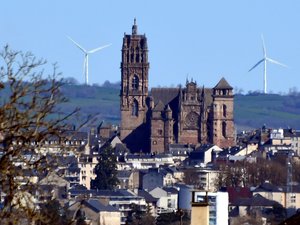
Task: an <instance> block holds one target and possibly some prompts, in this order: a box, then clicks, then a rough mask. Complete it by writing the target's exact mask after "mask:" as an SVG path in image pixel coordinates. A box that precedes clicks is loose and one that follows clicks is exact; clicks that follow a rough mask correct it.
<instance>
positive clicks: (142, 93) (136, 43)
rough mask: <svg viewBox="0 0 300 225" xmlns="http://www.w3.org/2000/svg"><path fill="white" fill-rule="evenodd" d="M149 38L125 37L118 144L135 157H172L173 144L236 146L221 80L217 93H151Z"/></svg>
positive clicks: (192, 85)
mask: <svg viewBox="0 0 300 225" xmlns="http://www.w3.org/2000/svg"><path fill="white" fill-rule="evenodd" d="M148 77H149V62H148V45H147V38H146V35H145V34H143V35H141V34H138V29H137V24H136V20H134V25H133V26H132V33H131V34H124V38H123V45H122V61H121V91H120V108H121V125H120V138H121V140H122V141H123V142H124V143H125V144H126V145H127V147H128V148H129V149H130V150H131V151H132V152H151V153H164V152H168V149H169V145H170V144H191V145H196V146H197V145H200V144H208V143H211V144H215V145H218V146H219V147H221V148H226V147H229V146H233V145H234V143H235V139H234V121H233V98H234V96H233V92H232V87H231V86H230V85H229V84H228V82H227V81H226V80H225V79H224V78H222V79H221V80H220V81H219V82H218V84H217V85H216V86H215V87H213V88H204V86H203V87H198V86H197V83H196V82H195V81H193V80H190V81H189V80H187V81H186V84H185V87H177V88H152V89H151V91H149V90H148Z"/></svg>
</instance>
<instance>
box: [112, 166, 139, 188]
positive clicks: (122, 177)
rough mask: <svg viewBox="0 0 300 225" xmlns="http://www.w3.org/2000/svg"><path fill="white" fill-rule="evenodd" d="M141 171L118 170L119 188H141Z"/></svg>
mask: <svg viewBox="0 0 300 225" xmlns="http://www.w3.org/2000/svg"><path fill="white" fill-rule="evenodd" d="M141 177H142V175H141V172H140V171H139V170H135V169H134V170H118V173H117V178H118V180H119V182H120V183H119V185H118V187H119V189H130V190H133V189H138V188H141V184H142V182H141Z"/></svg>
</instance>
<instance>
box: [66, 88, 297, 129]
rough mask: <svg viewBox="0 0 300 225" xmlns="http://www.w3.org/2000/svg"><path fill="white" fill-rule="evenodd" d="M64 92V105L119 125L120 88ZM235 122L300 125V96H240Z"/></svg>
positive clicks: (252, 125)
mask: <svg viewBox="0 0 300 225" xmlns="http://www.w3.org/2000/svg"><path fill="white" fill-rule="evenodd" d="M63 93H64V94H65V96H66V97H67V98H68V99H69V102H68V103H66V104H64V105H63V106H62V107H63V108H64V110H69V111H70V110H71V109H74V108H75V107H80V108H81V114H82V116H83V117H86V116H88V115H94V116H97V121H96V122H100V121H102V120H104V121H105V122H109V123H113V124H119V121H120V110H119V90H118V89H117V88H115V87H97V86H82V85H66V86H64V87H63ZM234 104H235V105H234V114H235V123H236V125H237V127H238V129H239V130H240V129H245V128H258V127H261V126H262V125H264V124H266V125H267V126H268V127H284V128H285V127H288V126H289V127H293V128H296V129H297V128H300V96H297V95H294V96H290V95H285V96H281V95H277V94H268V95H264V94H251V95H236V96H235V102H234Z"/></svg>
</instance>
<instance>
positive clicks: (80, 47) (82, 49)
mask: <svg viewBox="0 0 300 225" xmlns="http://www.w3.org/2000/svg"><path fill="white" fill-rule="evenodd" d="M67 38H69V39H70V41H72V42H73V43H74V44H75V45H76V46H77V47H78V48H79V49H80V50H81V51H83V52H84V53H87V52H86V50H85V49H84V48H83V47H82V46H80V45H79V44H78V43H77V42H76V41H74V40H73V39H72V38H70V37H69V36H67Z"/></svg>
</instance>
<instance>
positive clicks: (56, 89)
mask: <svg viewBox="0 0 300 225" xmlns="http://www.w3.org/2000/svg"><path fill="white" fill-rule="evenodd" d="M47 65H48V64H47V63H46V61H45V60H43V59H37V58H36V57H35V56H34V55H33V54H31V53H29V52H27V53H23V52H19V51H13V50H11V49H10V48H9V47H8V46H5V47H4V49H3V50H2V51H1V53H0V96H1V97H0V190H1V194H2V195H4V196H5V198H4V202H3V208H2V210H1V211H0V220H1V224H18V223H22V224H26V223H28V224H31V223H34V222H35V221H37V220H38V218H39V216H40V215H41V214H40V211H39V210H38V208H37V205H38V204H37V203H38V195H37V193H38V189H39V187H38V186H37V185H36V184H35V183H33V182H32V181H31V178H32V175H33V174H34V176H37V177H41V176H42V175H44V174H45V173H46V172H47V171H49V170H51V168H52V167H53V166H55V165H56V163H55V160H56V159H55V156H54V155H52V156H51V157H49V154H48V152H47V149H46V148H45V142H46V140H48V139H49V138H50V137H51V138H55V139H57V140H60V143H64V139H67V138H68V137H67V136H66V135H64V131H63V130H62V129H61V128H62V127H65V126H66V124H67V120H68V119H69V118H70V117H71V116H72V115H74V113H76V112H77V110H74V111H72V112H70V113H68V114H66V113H63V112H60V111H59V104H60V103H63V102H65V101H66V99H65V98H64V97H63V96H62V94H61V92H60V87H61V85H62V82H61V80H60V79H59V76H60V74H59V73H57V67H56V65H53V67H52V69H51V72H50V74H49V75H46V74H45V71H46V70H45V69H46V68H48V67H47ZM45 76H47V78H45ZM63 151H64V146H61V147H60V148H59V149H57V154H60V155H61V154H63ZM27 172H30V173H31V175H29V176H28V173H27Z"/></svg>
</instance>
